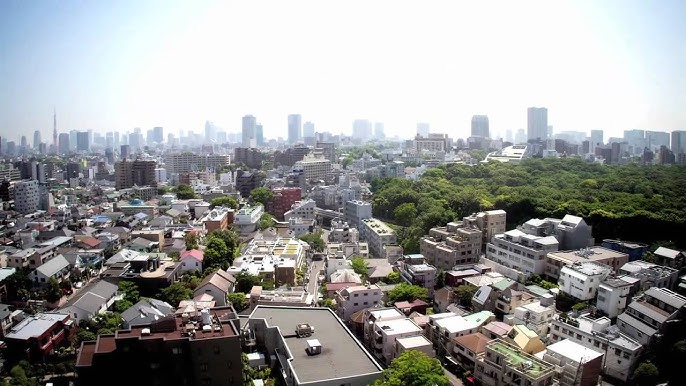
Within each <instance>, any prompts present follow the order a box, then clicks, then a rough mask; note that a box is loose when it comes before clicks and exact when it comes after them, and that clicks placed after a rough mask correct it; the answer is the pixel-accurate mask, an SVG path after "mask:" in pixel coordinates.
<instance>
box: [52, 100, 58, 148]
mask: <svg viewBox="0 0 686 386" xmlns="http://www.w3.org/2000/svg"><path fill="white" fill-rule="evenodd" d="M52 146H54V149H55V152H57V111H56V110H55V108H54V107H53V108H52Z"/></svg>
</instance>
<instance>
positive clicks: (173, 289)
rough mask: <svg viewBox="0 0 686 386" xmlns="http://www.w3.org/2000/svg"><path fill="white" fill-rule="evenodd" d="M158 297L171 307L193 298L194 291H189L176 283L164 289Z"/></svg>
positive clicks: (181, 284)
mask: <svg viewBox="0 0 686 386" xmlns="http://www.w3.org/2000/svg"><path fill="white" fill-rule="evenodd" d="M157 296H158V297H159V298H160V300H163V301H165V302H167V303H169V304H171V305H177V304H179V302H180V301H182V300H186V299H191V298H193V290H191V289H189V288H188V287H186V286H185V285H184V284H183V283H181V282H176V283H174V284H172V285H170V286H169V287H167V288H164V289H163V290H162V291H161V292H160V293H159V294H158V295H157Z"/></svg>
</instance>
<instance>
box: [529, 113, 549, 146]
mask: <svg viewBox="0 0 686 386" xmlns="http://www.w3.org/2000/svg"><path fill="white" fill-rule="evenodd" d="M526 116H527V124H526V139H527V140H543V141H545V140H546V139H547V138H548V109H547V108H545V107H529V108H528V109H527V111H526Z"/></svg>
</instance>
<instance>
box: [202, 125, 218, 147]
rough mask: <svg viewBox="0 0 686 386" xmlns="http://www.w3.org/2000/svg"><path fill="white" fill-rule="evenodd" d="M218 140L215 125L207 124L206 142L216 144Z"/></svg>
mask: <svg viewBox="0 0 686 386" xmlns="http://www.w3.org/2000/svg"><path fill="white" fill-rule="evenodd" d="M216 140H217V128H216V127H215V126H214V123H212V122H210V121H206V122H205V142H214V141H216Z"/></svg>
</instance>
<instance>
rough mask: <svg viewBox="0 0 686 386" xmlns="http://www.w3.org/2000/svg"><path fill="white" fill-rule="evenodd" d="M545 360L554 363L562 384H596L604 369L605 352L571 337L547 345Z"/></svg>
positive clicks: (593, 385)
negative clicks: (588, 346) (585, 345)
mask: <svg viewBox="0 0 686 386" xmlns="http://www.w3.org/2000/svg"><path fill="white" fill-rule="evenodd" d="M543 360H544V361H546V362H548V363H550V364H552V365H554V366H555V371H556V372H557V379H558V380H559V382H560V385H579V386H595V385H597V384H598V379H600V374H601V372H602V370H603V354H602V353H599V352H597V351H593V350H591V349H590V348H586V347H584V346H582V345H581V344H579V343H576V342H574V341H573V340H571V339H564V340H561V341H559V342H557V343H553V344H551V345H549V346H548V347H546V351H545V354H543Z"/></svg>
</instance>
